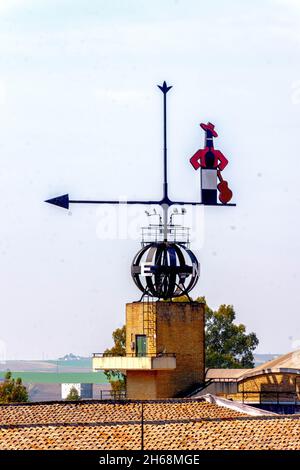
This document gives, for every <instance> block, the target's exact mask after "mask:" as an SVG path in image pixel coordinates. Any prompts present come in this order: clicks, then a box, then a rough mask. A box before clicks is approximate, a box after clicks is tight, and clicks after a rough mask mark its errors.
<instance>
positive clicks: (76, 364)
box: [47, 357, 92, 370]
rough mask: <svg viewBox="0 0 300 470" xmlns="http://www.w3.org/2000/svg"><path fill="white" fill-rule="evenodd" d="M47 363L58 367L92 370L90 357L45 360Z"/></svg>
mask: <svg viewBox="0 0 300 470" xmlns="http://www.w3.org/2000/svg"><path fill="white" fill-rule="evenodd" d="M47 362H48V363H49V364H54V365H55V366H58V367H71V368H74V369H75V368H80V369H89V370H92V358H91V357H87V358H85V359H78V360H77V361H58V360H57V361H47Z"/></svg>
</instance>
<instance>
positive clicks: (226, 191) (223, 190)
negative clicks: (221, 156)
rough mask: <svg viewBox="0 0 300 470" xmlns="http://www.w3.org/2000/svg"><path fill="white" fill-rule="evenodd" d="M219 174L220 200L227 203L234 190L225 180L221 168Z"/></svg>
mask: <svg viewBox="0 0 300 470" xmlns="http://www.w3.org/2000/svg"><path fill="white" fill-rule="evenodd" d="M217 175H218V178H219V180H220V183H219V184H218V186H217V188H218V190H219V192H220V194H219V201H220V202H222V204H227V202H229V201H230V199H231V198H232V191H231V189H230V188H229V187H228V183H227V181H225V180H223V177H222V175H221V172H220V170H218V171H217Z"/></svg>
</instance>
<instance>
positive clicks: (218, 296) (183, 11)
mask: <svg viewBox="0 0 300 470" xmlns="http://www.w3.org/2000/svg"><path fill="white" fill-rule="evenodd" d="M299 59H300V2H299V1H297V0H294V1H292V0H259V1H258V0H254V1H251V2H250V1H248V2H241V1H239V0H228V1H225V0H224V1H221V0H219V1H218V0H211V1H210V2H204V1H202V2H199V1H197V0H177V1H176V0H151V1H146V0H88V1H86V0H0V155H1V160H0V161H1V168H0V194H1V197H0V214H1V225H0V281H1V284H0V286H1V290H0V312H1V330H0V340H1V343H0V349H1V348H2V351H3V350H5V348H6V351H7V357H8V358H14V359H16V358H17V359H39V358H55V357H57V356H60V355H63V354H65V353H68V352H74V353H77V354H81V355H87V354H90V353H92V352H95V351H97V352H101V351H103V350H104V349H105V348H106V347H108V346H109V345H110V343H111V332H112V330H113V329H115V328H116V327H118V326H121V325H122V324H123V322H124V318H125V303H126V302H131V301H134V300H137V299H138V298H139V292H138V291H137V289H136V288H135V286H134V284H133V282H132V280H131V277H130V263H131V260H132V258H133V256H134V255H135V253H136V251H137V250H138V248H139V240H138V239H137V235H136V234H137V227H138V226H139V224H140V223H142V224H145V223H146V222H147V220H146V216H145V215H144V209H145V207H134V208H131V209H130V210H128V213H127V214H126V211H124V210H123V211H121V213H117V211H116V209H114V208H108V207H107V206H106V208H104V207H102V208H100V209H99V207H97V206H83V205H82V206H75V205H74V206H72V207H71V211H69V212H68V211H66V210H64V209H60V208H57V207H55V206H50V205H48V204H45V203H43V200H44V199H47V198H50V197H54V196H58V195H61V194H65V193H69V194H70V197H71V198H73V199H80V198H85V199H87V198H102V199H104V198H119V197H122V198H142V199H143V198H150V197H153V198H159V197H160V196H161V178H162V112H161V111H162V107H161V105H162V96H161V93H160V91H159V90H158V89H157V87H156V85H157V84H159V83H162V81H163V80H167V81H168V83H170V84H172V85H173V89H172V90H171V91H170V93H169V94H168V99H169V116H170V119H169V157H170V171H169V179H170V193H171V197H174V198H175V197H176V198H185V199H186V200H193V199H195V198H199V197H200V196H199V175H198V173H197V172H195V170H194V169H193V168H192V166H191V165H190V163H189V158H190V156H191V155H193V153H195V152H196V150H198V149H199V148H200V147H201V146H202V145H203V137H204V135H203V131H201V129H200V128H199V123H200V122H204V121H205V122H207V121H211V122H213V123H214V124H215V126H216V129H217V132H218V133H219V138H218V139H217V140H216V143H215V145H216V147H218V148H219V149H220V150H221V151H222V152H223V153H224V154H225V155H226V156H227V158H228V159H229V165H228V167H227V168H226V170H225V171H224V172H223V176H224V177H225V179H227V180H228V181H229V184H230V186H231V188H232V190H233V192H234V201H235V202H236V203H237V207H236V208H229V207H227V208H226V207H224V208H223V207H217V208H212V207H206V208H205V210H203V208H198V209H196V210H193V211H191V210H190V209H188V214H187V216H186V223H188V224H192V226H193V238H194V243H193V245H192V246H193V247H194V250H195V253H196V254H197V256H198V258H199V260H200V263H201V278H200V281H199V283H198V285H197V287H196V288H195V289H194V291H193V292H192V295H193V296H194V297H196V296H198V295H205V296H206V298H207V301H208V303H209V305H210V306H212V307H214V308H215V307H217V306H218V305H220V304H221V303H229V304H233V305H234V307H235V310H236V314H237V321H238V322H242V323H245V324H246V326H247V330H248V331H255V332H256V333H257V335H258V337H259V340H260V344H259V348H258V352H261V353H269V352H271V353H280V352H282V353H284V352H287V351H289V350H291V349H293V348H295V347H300V263H299V260H300V236H299V229H300V222H299V213H300V185H299V181H300V152H299V150H300V143H299V126H300V60H299ZM1 345H2V346H1ZM3 354H4V353H3Z"/></svg>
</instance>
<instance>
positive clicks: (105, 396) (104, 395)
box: [99, 390, 126, 400]
mask: <svg viewBox="0 0 300 470" xmlns="http://www.w3.org/2000/svg"><path fill="white" fill-rule="evenodd" d="M99 399H100V400H126V392H125V390H124V391H115V390H100V391H99Z"/></svg>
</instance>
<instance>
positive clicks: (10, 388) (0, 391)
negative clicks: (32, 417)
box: [0, 371, 29, 403]
mask: <svg viewBox="0 0 300 470" xmlns="http://www.w3.org/2000/svg"><path fill="white" fill-rule="evenodd" d="M27 401H29V400H28V392H27V389H26V387H25V386H24V385H23V384H22V379H21V378H20V377H18V378H17V379H13V378H12V374H11V372H10V371H7V372H6V374H5V376H4V381H3V382H2V383H1V384H0V403H21V402H27Z"/></svg>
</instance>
